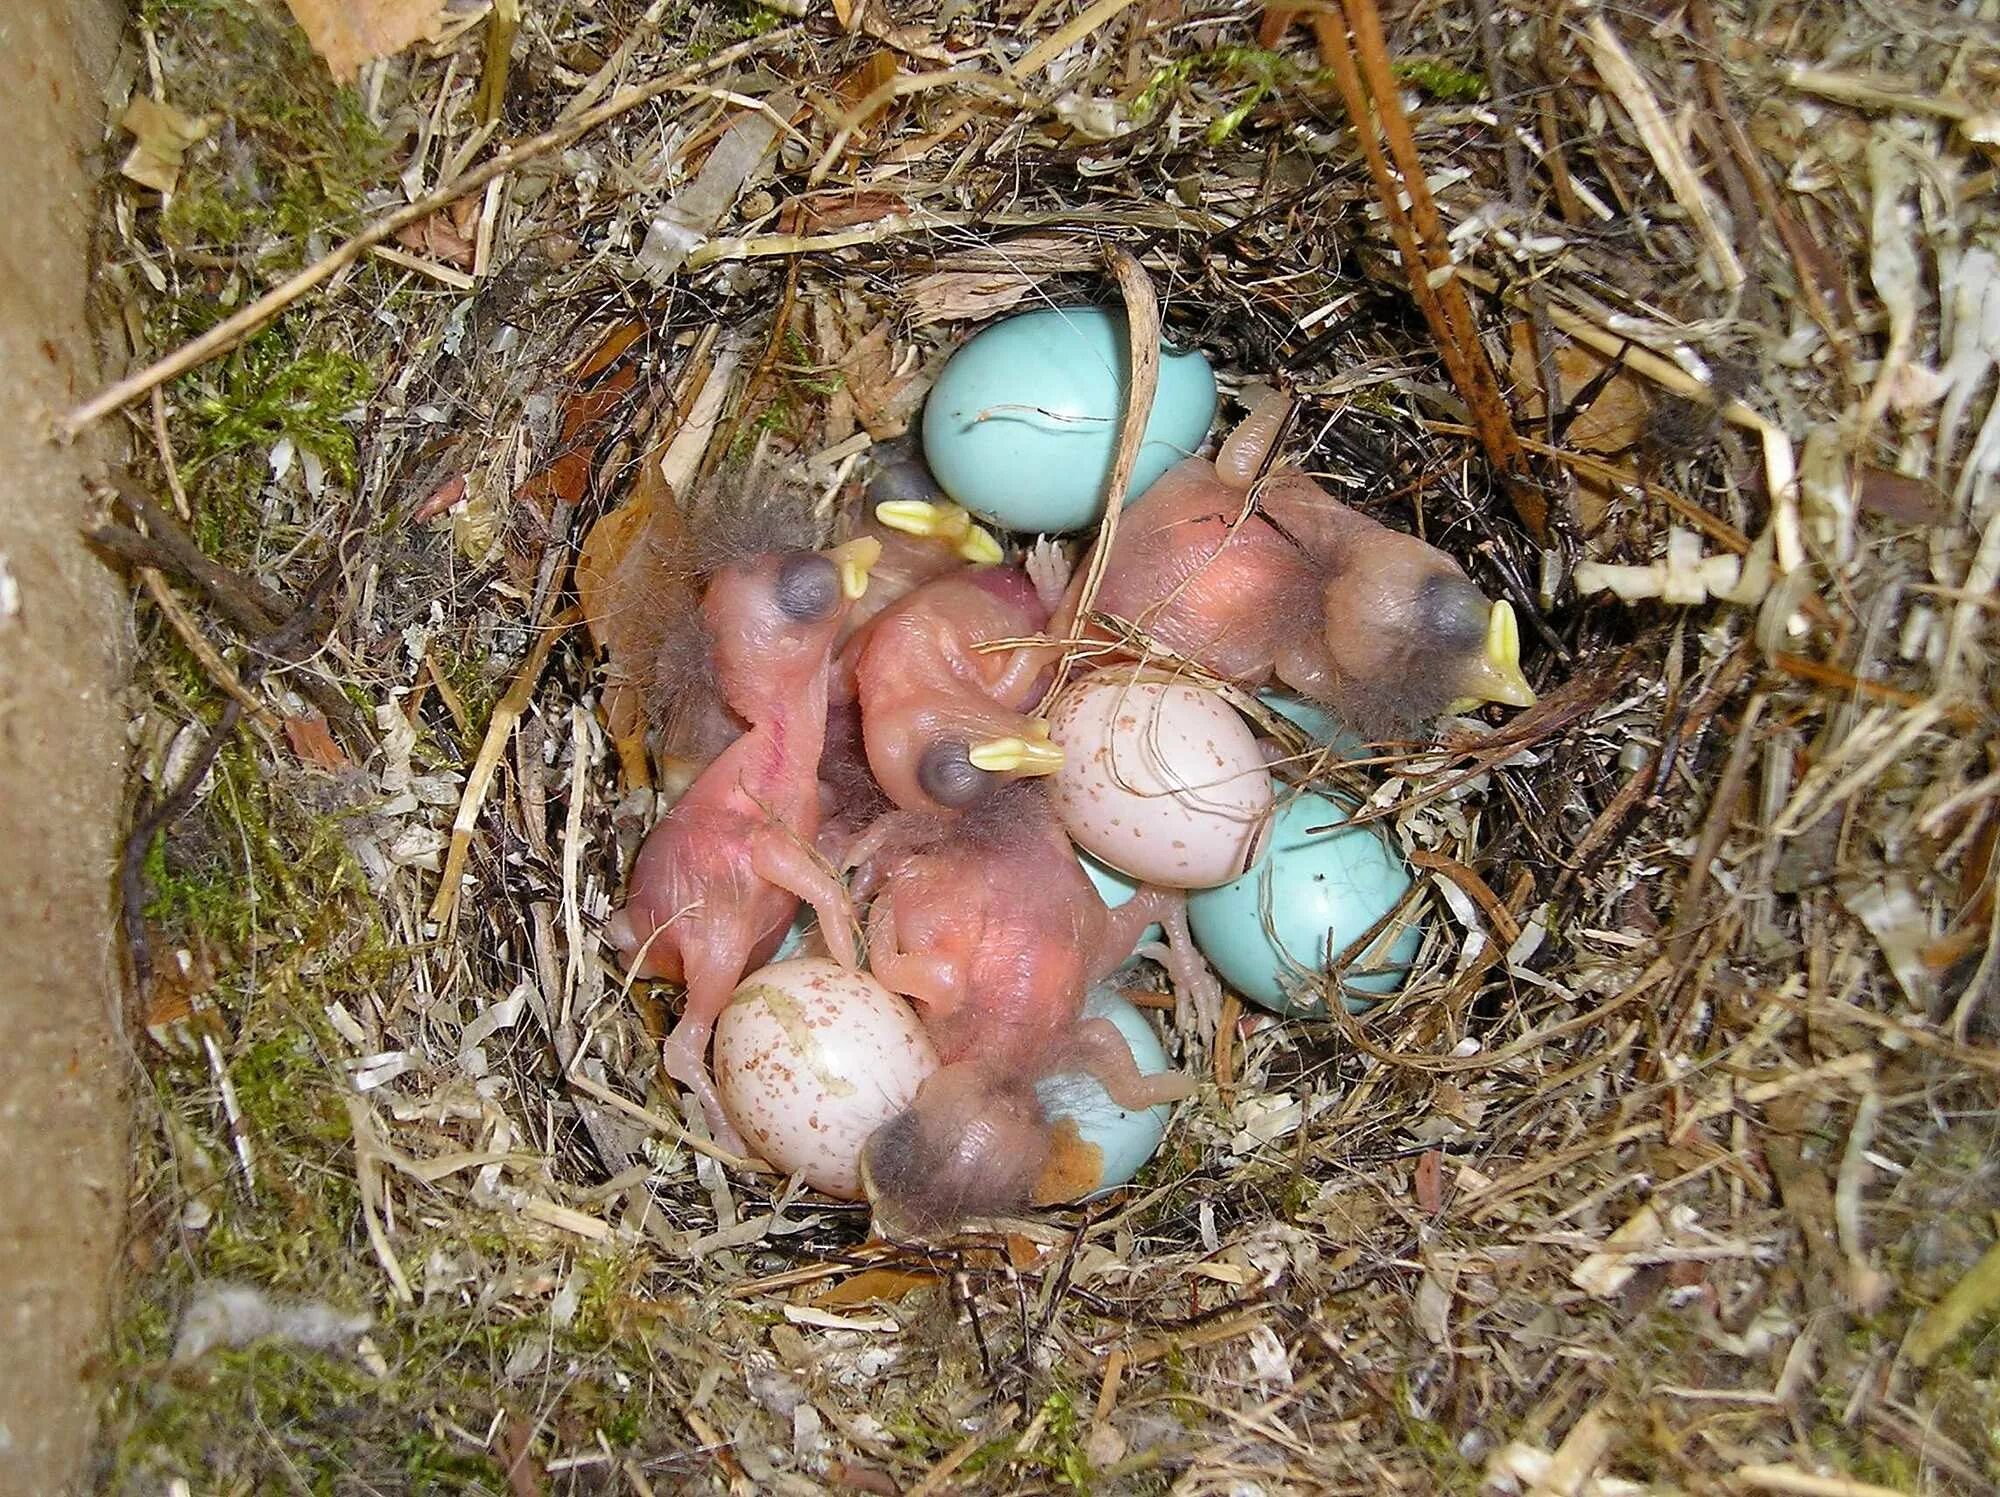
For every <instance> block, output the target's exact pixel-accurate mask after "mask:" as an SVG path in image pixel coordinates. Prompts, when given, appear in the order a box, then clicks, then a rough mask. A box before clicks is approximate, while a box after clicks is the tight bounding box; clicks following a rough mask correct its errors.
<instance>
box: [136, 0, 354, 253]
mask: <svg viewBox="0 0 2000 1497" xmlns="http://www.w3.org/2000/svg"><path fill="white" fill-rule="evenodd" d="M142 17H143V20H144V22H145V24H146V25H147V26H148V27H149V28H150V29H151V30H152V31H153V33H154V35H155V37H156V38H157V44H158V46H159V49H160V51H161V53H162V54H163V56H164V57H165V58H166V59H167V61H168V63H169V68H168V72H169V76H170V77H171V79H172V80H173V85H174V93H173V96H172V99H171V102H172V103H173V104H174V105H175V107H176V108H179V109H181V110H183V111H184V112H186V113H189V114H197V115H201V114H207V115H215V116H218V117H219V119H220V123H219V125H218V127H217V129H216V130H215V131H214V132H212V133H211V135H210V138H209V139H208V140H207V141H204V142H202V143H200V144H198V145H197V146H196V147H195V148H194V149H193V150H191V151H190V152H189V153H188V156H187V159H186V161H185V163H184V164H183V167H182V171H181V180H180V182H179V184H178V185H177V187H176V190H175V192H174V193H173V195H172V196H171V198H169V199H168V200H167V202H166V203H165V204H164V205H163V207H162V209H161V212H160V215H159V220H158V228H159V234H160V238H161V240H162V241H163V242H164V243H165V244H166V245H167V247H168V248H169V249H171V250H173V251H176V252H179V253H183V254H186V253H189V252H200V253H201V254H202V255H204V256H206V257H207V258H209V259H215V258H220V259H223V260H228V261H234V262H235V263H238V264H242V265H244V266H246V267H247V268H250V269H252V270H254V271H256V272H257V273H258V274H260V275H271V274H275V273H278V272H281V271H284V270H289V269H292V268H294V267H296V266H297V265H299V264H302V263H303V262H304V260H305V259H306V257H307V252H308V249H309V245H308V243H307V241H308V240H309V239H310V238H311V236H313V235H316V234H327V233H331V232H334V231H337V230H339V229H341V228H344V227H347V226H349V225H351V224H352V223H353V222H354V221H355V220H356V218H357V215H358V212H359V209H360V205H361V200H362V196H363V194H364V193H365V192H366V191H367V189H368V188H369V187H371V186H373V185H375V184H376V183H378V182H380V181H381V180H382V179H383V177H384V176H385V175H386V173H387V170H388V167H389V163H390V151H389V148H388V143H387V142H386V141H384V140H383V138H382V136H381V133H380V132H379V131H378V130H377V129H376V128H375V126H374V124H373V123H372V122H371V121H370V120H369V118H368V116H367V112H366V110H365V109H364V108H363V107H362V103H361V100H360V98H359V96H358V95H357V94H356V93H355V92H354V91H353V90H352V89H349V88H339V87H336V86H335V85H334V83H333V81H332V78H331V76H330V75H329V74H328V73H327V70H326V66H325V64H324V63H322V62H321V61H320V60H319V59H318V58H317V57H316V56H315V55H314V54H313V52H312V49H311V47H310V46H309V44H308V43H307V42H306V40H305V34H304V33H303V32H302V31H301V30H300V29H299V28H298V27H297V26H295V25H293V24H291V23H290V20H289V18H288V17H287V16H286V15H285V14H284V12H283V11H282V10H281V9H278V8H276V7H271V6H259V5H255V4H251V3H248V0H149V3H148V4H147V5H146V6H145V7H144V9H143V11H142ZM197 263H199V262H197Z"/></svg>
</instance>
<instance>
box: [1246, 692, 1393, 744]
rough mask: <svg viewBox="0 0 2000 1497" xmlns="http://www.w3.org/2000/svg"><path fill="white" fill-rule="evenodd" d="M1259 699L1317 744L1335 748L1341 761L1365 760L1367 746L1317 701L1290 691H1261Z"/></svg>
mask: <svg viewBox="0 0 2000 1497" xmlns="http://www.w3.org/2000/svg"><path fill="white" fill-rule="evenodd" d="M1257 700H1258V701H1260V702H1262V703H1263V704H1264V705H1265V706H1266V707H1269V708H1270V709H1271V710H1272V711H1273V712H1275V713H1277V714H1278V716H1280V717H1282V718H1284V719H1285V721H1287V722H1289V723H1291V724H1292V725H1293V726H1294V727H1296V728H1297V729H1298V730H1299V731H1300V732H1302V733H1304V734H1305V735H1306V737H1308V738H1310V739H1311V740H1312V741H1313V742H1314V743H1320V744H1324V745H1326V747H1328V748H1329V749H1332V750H1333V752H1334V755H1335V757H1337V758H1341V759H1365V758H1367V757H1368V746H1367V745H1366V744H1364V743H1363V742H1362V741H1361V740H1360V739H1359V738H1356V737H1355V736H1354V735H1353V734H1352V733H1350V732H1348V731H1347V729H1346V728H1344V727H1342V726H1341V725H1340V722H1339V720H1338V719H1337V718H1335V717H1334V715H1333V714H1332V713H1331V712H1329V711H1327V710H1326V708H1324V707H1322V706H1320V704H1319V703H1318V702H1314V701H1309V700H1307V699H1306V698H1305V697H1296V696H1293V695H1292V694H1291V693H1290V692H1289V691H1260V692H1258V693H1257Z"/></svg>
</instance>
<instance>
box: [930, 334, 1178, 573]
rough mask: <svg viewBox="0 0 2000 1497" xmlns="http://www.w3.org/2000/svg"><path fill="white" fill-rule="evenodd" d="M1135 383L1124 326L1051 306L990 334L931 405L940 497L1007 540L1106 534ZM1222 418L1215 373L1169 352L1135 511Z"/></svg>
mask: <svg viewBox="0 0 2000 1497" xmlns="http://www.w3.org/2000/svg"><path fill="white" fill-rule="evenodd" d="M1128 378H1129V374H1128V370H1127V367H1126V357H1125V315H1124V313H1122V312H1111V311H1105V310H1102V309H1100V308H1097V307H1050V308H1047V309H1045V310H1043V311H1039V312H1025V313H1022V314H1021V315H1020V316H1017V317H1008V318H1005V319H1003V320H1001V321H999V322H996V323H994V324H993V325H992V326H990V327H988V328H985V329H983V330H982V331H981V332H980V333H978V334H977V335H976V336H975V337H973V338H972V340H971V341H970V342H968V343H967V344H966V345H965V346H964V347H963V348H961V349H959V350H958V352H957V353H955V354H953V355H952V356H951V358H950V360H949V361H948V362H947V363H946V364H945V366H944V372H943V373H942V374H940V375H939V376H938V381H937V384H936V385H934V386H933V387H932V389H931V393H930V399H929V400H928V401H927V402H926V403H925V405H924V422H923V432H924V459H925V461H926V462H927V463H928V464H929V465H930V470H931V473H932V475H933V476H934V477H935V478H936V479H937V481H938V486H939V487H940V488H942V489H943V490H944V491H945V492H946V493H947V494H949V495H951V497H952V498H954V499H956V500H957V501H958V502H959V503H960V504H962V505H964V506H965V507H966V508H967V509H969V510H971V511H972V512H973V513H974V514H976V515H978V516H979V517H980V518H981V519H984V520H989V521H991V522H992V523H993V524H995V525H998V526H1000V527H1002V528H1003V529H1006V530H1019V531H1024V532H1027V533H1030V534H1035V533H1040V534H1046V535H1064V534H1067V533H1069V532H1071V531H1076V530H1083V529H1086V528H1087V527H1089V526H1091V525H1095V524H1096V523H1097V520H1098V517H1099V516H1100V515H1101V514H1102V512H1103V508H1104V486H1105V483H1106V481H1107V480H1108V479H1109V478H1110V476H1111V457H1112V453H1113V450H1114V449H1115V448H1116V447H1117V445H1118V423H1119V419H1120V416H1121V415H1122V413H1123V411H1124V408H1125V386H1126V381H1127V379H1128ZM1214 419H1215V374H1214V372H1213V371H1212V370H1211V369H1210V368H1209V367H1208V360H1207V359H1205V358H1203V357H1202V356H1201V355H1200V354H1199V353H1181V352H1177V351H1175V350H1173V349H1170V348H1164V347H1163V348H1162V349H1161V354H1160V380H1159V387H1158V389H1157V391H1156V392H1155V394H1154V396H1153V410H1152V415H1151V417H1150V418H1149V419H1148V420H1147V422H1146V439H1145V441H1144V442H1143V443H1142V444H1141V446H1140V448H1139V461H1138V465H1137V467H1135V468H1134V469H1133V471H1132V482H1131V485H1130V487H1129V489H1128V492H1127V496H1126V502H1127V503H1128V504H1129V503H1130V502H1131V501H1132V500H1133V499H1136V498H1138V497H1139V495H1141V494H1143V493H1144V492H1145V491H1146V488H1147V486H1148V485H1150V484H1151V483H1152V482H1153V480H1154V479H1156V478H1158V477H1159V476H1160V475H1161V474H1162V473H1164V472H1166V471H1167V469H1168V468H1170V467H1172V466H1173V465H1174V464H1175V463H1177V462H1179V461H1180V460H1181V459H1182V458H1184V457H1187V456H1189V455H1191V454H1192V453H1193V452H1194V451H1195V449H1196V448H1198V447H1199V446H1200V445H1201V443H1202V440H1203V438H1205V437H1206V436H1207V435H1208V428H1209V423H1210V422H1212V421H1213V420H1214Z"/></svg>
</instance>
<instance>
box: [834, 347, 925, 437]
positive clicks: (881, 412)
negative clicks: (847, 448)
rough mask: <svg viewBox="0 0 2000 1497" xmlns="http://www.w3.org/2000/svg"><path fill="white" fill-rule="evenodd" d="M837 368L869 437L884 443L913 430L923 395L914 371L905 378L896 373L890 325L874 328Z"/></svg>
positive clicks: (906, 374)
mask: <svg viewBox="0 0 2000 1497" xmlns="http://www.w3.org/2000/svg"><path fill="white" fill-rule="evenodd" d="M836 367H837V368H839V370H840V372H841V374H842V376H843V377H844V378H843V385H844V388H845V389H846V391H847V393H848V395H849V396H850V397H851V398H852V399H853V401H854V414H855V415H856V416H858V417H859V418H860V420H861V424H862V425H863V426H864V427H866V428H867V429H868V435H870V436H871V437H874V438H875V439H876V440H877V441H881V440H883V439H885V438H888V437H899V436H901V435H902V434H903V433H904V432H905V431H907V430H909V426H910V418H911V417H912V416H914V415H915V414H916V412H917V402H918V399H919V397H921V395H922V394H923V391H922V388H921V387H920V386H919V385H918V384H917V382H916V374H915V371H914V369H913V370H911V371H910V372H909V373H905V374H898V373H897V372H896V356H895V348H894V346H893V345H892V344H891V343H890V341H889V329H888V326H887V324H878V325H877V326H875V327H874V328H872V329H871V330H870V331H869V332H868V334H867V336H865V337H864V338H862V339H861V341H860V342H858V343H856V344H855V345H854V346H853V347H852V348H850V349H848V350H847V352H846V353H845V354H844V355H842V357H841V360H840V363H839V364H838V365H837V366H836Z"/></svg>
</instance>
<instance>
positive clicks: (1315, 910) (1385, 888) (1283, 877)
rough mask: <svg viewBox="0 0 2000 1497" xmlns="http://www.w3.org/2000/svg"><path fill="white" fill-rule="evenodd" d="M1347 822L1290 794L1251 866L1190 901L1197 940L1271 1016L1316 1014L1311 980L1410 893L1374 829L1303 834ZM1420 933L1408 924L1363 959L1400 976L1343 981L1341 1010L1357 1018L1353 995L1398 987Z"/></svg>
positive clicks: (1331, 809)
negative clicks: (1272, 1011) (1262, 850)
mask: <svg viewBox="0 0 2000 1497" xmlns="http://www.w3.org/2000/svg"><path fill="white" fill-rule="evenodd" d="M1346 820H1347V811H1346V809H1345V808H1343V807H1342V806H1340V805H1338V804H1336V803H1335V802H1333V801H1331V800H1328V799H1327V798H1326V797H1325V796H1323V795H1301V796H1298V797H1296V798H1295V799H1293V800H1292V801H1291V802H1290V803H1288V804H1287V805H1285V806H1284V807H1283V809H1281V810H1280V811H1279V812H1278V816H1277V822H1276V825H1275V826H1274V827H1273V828H1272V835H1271V843H1270V846H1269V848H1268V849H1267V850H1266V851H1265V853H1264V856H1263V857H1262V858H1261V859H1260V860H1259V861H1258V863H1257V866H1256V867H1254V868H1252V869H1251V870H1250V871H1249V872H1248V873H1246V874H1244V875H1243V877H1241V878H1239V879H1237V880H1236V881H1235V882H1234V883H1229V884H1224V885H1222V886H1221V887H1220V888H1217V889H1202V890H1198V891H1197V892H1195V893H1193V894H1191V895H1189V896H1188V923H1189V924H1190V925H1191V926H1192V927H1193V928H1194V939H1195V944H1196V945H1197V946H1199V947H1200V948H1201V950H1202V954H1203V955H1204V956H1206V957H1207V958H1208V959H1209V962H1210V963H1211V964H1212V965H1213V966H1214V967H1215V970H1216V971H1217V972H1219V973H1220V974H1221V975H1222V978H1223V980H1224V981H1226V982H1227V983H1228V984H1229V985H1230V986H1231V987H1233V988H1234V989H1236V991H1237V992H1239V993H1241V994H1242V995H1243V996H1244V997H1245V998H1249V999H1251V1000H1253V1001H1255V1002H1257V1003H1261V1004H1263V1005H1264V1007H1266V1008H1271V1009H1276V1010H1277V1011H1278V1012H1279V1013H1285V1014H1317V1013H1323V1012H1324V1010H1323V1009H1322V1008H1321V1006H1320V992H1319V989H1318V987H1317V974H1318V973H1320V972H1323V971H1325V970H1326V967H1327V964H1328V962H1329V961H1331V960H1332V959H1333V958H1335V957H1337V956H1339V955H1340V953H1341V952H1343V951H1345V950H1346V949H1347V948H1348V947H1349V946H1351V945H1353V944H1354V943H1355V942H1356V941H1358V940H1359V939H1361V937H1362V935H1363V934H1365V933H1366V932H1367V930H1368V928H1369V927H1370V926H1372V925H1373V924H1374V923H1375V922H1376V921H1377V920H1380V919H1381V918H1382V917H1383V916H1384V915H1385V914H1387V913H1388V912H1389V911H1390V910H1391V909H1392V908H1394V907H1395V905H1396V903H1397V902H1398V901H1399V900H1401V899H1402V897H1403V893H1404V891H1405V890H1406V889H1408V888H1409V887H1410V871H1409V869H1408V868H1406V867H1405V866H1404V865H1403V860H1402V858H1401V857H1400V856H1399V855H1398V854H1397V853H1396V852H1395V851H1393V850H1392V849H1391V848H1390V847H1389V845H1388V844H1387V843H1386V842H1385V841H1383V839H1382V838H1381V837H1380V836H1379V835H1378V834H1377V833H1376V831H1375V829H1374V828H1373V827H1366V826H1363V827H1343V828H1342V829H1341V830H1339V831H1333V832H1326V833H1322V834H1320V835H1317V836H1315V835H1312V834H1311V832H1310V829H1311V828H1313V827H1324V826H1338V825H1339V824H1340V823H1343V822H1345V821H1346ZM1274 933H1275V936H1276V939H1275V940H1273V934H1274ZM1422 937H1423V932H1422V930H1421V929H1420V928H1419V926H1418V925H1417V924H1416V923H1414V922H1412V923H1411V924H1410V925H1408V926H1406V927H1404V929H1403V930H1402V931H1401V932H1400V933H1398V934H1397V935H1396V937H1395V939H1394V940H1393V941H1391V942H1389V943H1388V949H1387V950H1386V951H1383V952H1379V954H1378V953H1375V952H1369V953H1363V954H1362V955H1361V957H1360V958H1358V959H1357V961H1356V963H1355V965H1356V966H1357V967H1382V968H1389V969H1398V970H1385V971H1379V972H1371V973H1364V974H1363V975H1360V976H1355V977H1348V978H1345V979H1343V981H1344V982H1345V985H1346V987H1347V990H1348V993H1347V1000H1346V1001H1347V1007H1348V1008H1349V1009H1350V1010H1352V1011H1354V1012H1357V1013H1358V1012H1360V1011H1361V1010H1363V1009H1366V1008H1367V1007H1368V1002H1369V1000H1368V999H1367V998H1366V997H1360V996H1357V995H1358V994H1373V995H1378V996H1379V995H1382V994H1387V993H1393V992H1394V991H1395V990H1396V989H1397V988H1399V987H1401V986H1402V982H1403V973H1402V971H1401V970H1400V969H1402V968H1406V967H1407V966H1408V965H1409V964H1410V963H1411V962H1412V961H1414V960H1415V959H1416V955H1417V946H1418V944H1419V943H1420V941H1421V940H1422Z"/></svg>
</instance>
